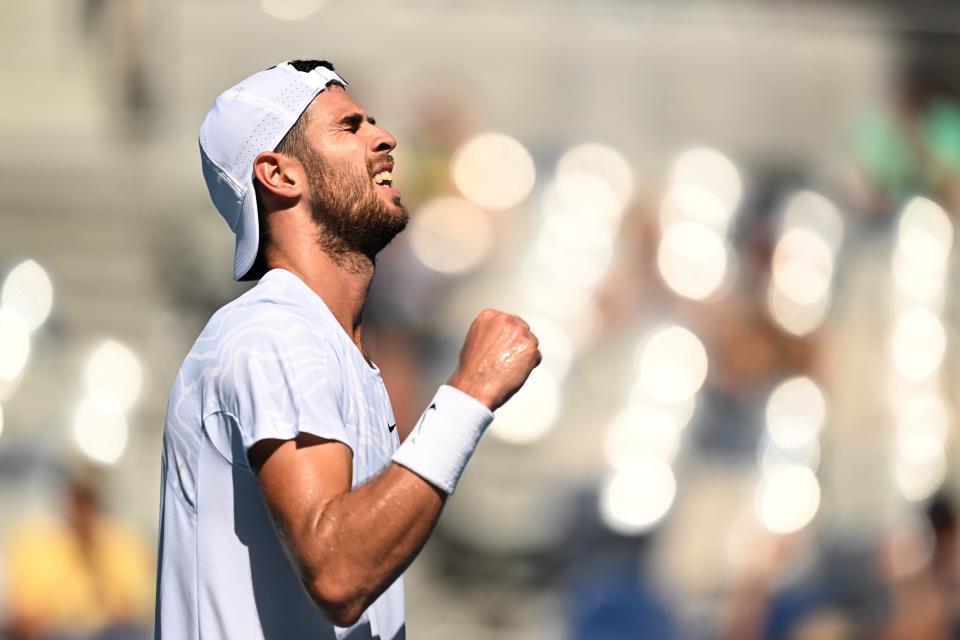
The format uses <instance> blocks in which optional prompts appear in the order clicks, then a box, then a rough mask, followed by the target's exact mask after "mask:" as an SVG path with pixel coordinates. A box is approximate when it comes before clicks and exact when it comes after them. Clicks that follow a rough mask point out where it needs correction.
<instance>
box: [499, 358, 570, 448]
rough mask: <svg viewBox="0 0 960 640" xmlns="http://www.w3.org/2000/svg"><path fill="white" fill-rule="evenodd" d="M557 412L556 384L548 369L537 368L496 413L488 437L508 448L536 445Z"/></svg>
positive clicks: (558, 386)
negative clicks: (521, 388)
mask: <svg viewBox="0 0 960 640" xmlns="http://www.w3.org/2000/svg"><path fill="white" fill-rule="evenodd" d="M559 409H560V383H559V382H558V380H557V378H556V376H555V375H554V374H553V372H552V371H551V370H550V369H545V368H543V367H537V368H536V369H534V370H533V372H532V373H531V374H530V377H529V378H527V381H526V383H524V385H523V393H518V394H516V395H515V396H513V397H512V398H511V399H510V400H509V401H508V402H507V403H506V404H505V405H503V406H502V407H500V408H499V409H497V411H496V418H495V419H494V421H493V424H491V425H490V433H492V434H493V435H495V436H496V437H497V438H499V439H500V440H503V441H504V442H508V443H510V444H516V445H524V444H530V443H533V442H536V441H537V440H539V439H540V438H542V437H543V436H544V435H546V434H547V432H549V431H550V428H551V427H552V426H553V425H554V422H555V421H556V418H557V412H558V411H559Z"/></svg>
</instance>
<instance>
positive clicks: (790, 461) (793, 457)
mask: <svg viewBox="0 0 960 640" xmlns="http://www.w3.org/2000/svg"><path fill="white" fill-rule="evenodd" d="M758 454H759V455H758V457H759V462H760V469H761V471H763V473H765V474H770V473H773V472H775V471H777V470H779V469H782V468H784V467H790V466H798V465H799V466H804V467H807V468H808V469H810V470H811V471H816V470H817V467H818V466H819V465H820V442H819V441H818V440H817V439H816V438H813V439H810V440H807V441H805V442H803V443H800V444H797V445H791V446H790V447H782V446H780V445H779V444H777V443H776V442H774V441H773V439H772V438H770V436H769V435H768V434H764V436H763V437H762V438H761V439H760V445H759V447H758Z"/></svg>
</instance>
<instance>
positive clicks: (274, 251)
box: [156, 60, 540, 640]
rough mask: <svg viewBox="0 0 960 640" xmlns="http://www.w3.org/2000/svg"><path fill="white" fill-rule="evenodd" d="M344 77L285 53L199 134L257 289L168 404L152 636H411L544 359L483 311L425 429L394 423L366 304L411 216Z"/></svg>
mask: <svg viewBox="0 0 960 640" xmlns="http://www.w3.org/2000/svg"><path fill="white" fill-rule="evenodd" d="M346 84H347V83H346V82H345V81H344V80H343V79H342V78H341V77H340V76H339V75H338V74H337V73H336V71H334V68H333V66H332V65H330V64H329V63H327V62H323V61H299V60H298V61H291V62H283V63H281V64H278V65H276V66H274V67H271V68H270V69H267V70H265V71H261V72H259V73H256V74H254V75H252V76H250V77H249V78H247V79H246V80H243V81H242V82H240V83H239V84H237V85H236V86H234V87H232V88H230V89H228V90H227V91H225V92H224V93H223V94H221V95H220V96H219V97H218V98H217V99H216V102H215V104H214V106H213V108H212V109H211V110H210V112H209V113H208V114H207V116H206V119H205V120H204V122H203V124H202V126H201V128H200V156H201V160H202V166H203V175H204V178H205V180H206V183H207V187H208V188H209V191H210V196H211V198H212V199H213V203H214V205H215V206H216V208H217V209H218V210H219V212H220V214H221V215H222V216H223V217H224V219H225V220H226V221H227V224H228V225H229V226H230V229H231V230H232V231H233V232H234V234H236V254H235V257H234V276H235V278H236V279H238V280H253V279H256V280H258V282H257V284H256V286H254V287H253V288H252V289H250V290H249V291H248V292H247V293H245V294H243V295H242V296H240V297H239V298H237V299H236V300H234V301H233V302H230V303H229V304H227V305H226V306H224V307H223V308H222V309H220V310H219V311H217V312H216V313H215V314H214V315H213V317H212V318H211V319H210V321H209V323H208V324H207V326H206V328H205V329H204V330H203V332H202V333H201V335H200V337H199V338H198V339H197V341H196V343H195V344H194V345H193V347H192V349H191V350H190V353H189V354H188V355H187V357H186V360H185V361H184V363H183V365H182V367H181V369H180V371H179V373H178V375H177V379H176V382H175V384H174V388H173V391H172V393H171V396H170V404H169V406H168V410H167V420H166V428H165V431H164V439H163V462H162V488H161V500H160V512H161V515H160V543H159V568H158V578H157V619H156V637H157V638H163V639H166V640H189V639H199V638H203V640H216V639H229V640H243V639H248V638H250V639H257V640H260V639H264V640H278V639H284V640H291V639H292V640H296V639H300V638H304V639H306V638H310V639H313V640H321V639H328V638H349V639H350V640H360V639H363V638H370V639H373V638H377V639H380V640H395V639H398V638H404V637H405V625H404V605H403V579H402V577H401V576H402V574H403V571H404V569H406V567H407V565H409V564H410V562H411V561H412V560H413V558H414V557H415V556H416V555H417V553H418V552H419V550H420V549H421V548H422V547H423V544H424V543H425V542H426V539H427V537H428V536H429V534H430V531H431V530H432V528H433V526H434V524H435V523H436V521H437V518H438V516H439V514H440V510H441V508H442V507H443V504H444V501H445V500H446V499H447V497H448V496H449V495H450V494H452V493H453V491H454V489H455V487H456V486H457V480H458V479H459V477H460V474H461V472H462V471H463V468H464V466H465V465H466V463H467V461H468V460H469V458H470V455H471V454H472V452H473V450H474V447H475V446H476V444H477V442H478V440H479V439H480V436H481V435H482V434H483V432H484V430H485V429H486V427H487V426H488V425H489V424H490V422H491V420H492V419H493V413H492V412H493V410H495V409H496V408H497V407H499V406H500V405H502V404H503V403H504V402H506V401H507V399H509V398H510V396H511V395H513V394H514V393H515V392H516V391H517V390H518V389H519V388H520V386H521V385H522V384H523V383H524V381H525V380H526V379H527V376H528V375H529V374H530V371H531V370H532V369H533V368H534V367H535V366H537V364H538V363H539V362H540V353H539V351H538V345H537V340H536V338H535V337H534V336H533V334H531V332H530V328H529V327H528V326H527V324H526V323H525V322H523V320H521V319H519V318H517V317H515V316H511V315H508V314H505V313H500V312H497V311H491V310H485V311H483V312H481V313H480V314H479V315H478V316H477V318H476V319H475V320H474V321H473V323H472V325H471V326H470V328H469V330H468V332H467V336H466V338H465V340H464V344H463V348H462V351H461V353H460V362H459V366H458V367H457V369H456V370H455V371H454V373H453V375H452V376H451V377H450V379H449V380H448V381H447V383H446V384H444V385H442V386H441V387H440V388H439V390H438V391H437V393H436V395H435V396H434V398H433V399H432V400H431V401H430V403H429V405H428V407H427V409H426V411H425V412H424V413H423V415H422V416H421V417H420V419H419V421H418V422H417V424H416V425H407V426H406V428H404V426H399V427H398V426H397V425H396V422H395V420H394V417H393V412H392V410H391V407H390V401H389V399H388V397H387V392H386V389H385V388H384V385H383V380H382V379H381V377H380V371H379V370H378V369H377V367H376V365H375V364H374V363H373V361H372V360H371V359H370V357H369V356H368V355H367V353H366V352H365V351H364V349H363V344H362V342H361V326H362V322H361V320H362V318H361V313H362V310H363V305H364V300H365V298H366V295H367V290H368V288H369V286H370V281H371V279H372V278H373V274H374V266H375V258H376V255H377V253H378V252H379V251H380V250H381V249H383V248H384V247H385V246H386V245H387V243H389V242H390V240H391V239H392V238H393V237H394V236H395V235H396V234H397V233H399V232H400V231H401V230H402V229H403V228H404V226H405V225H406V223H407V212H406V210H405V209H404V207H403V205H402V204H401V201H400V193H399V192H398V191H397V190H396V189H395V188H394V186H393V175H392V171H393V159H392V158H391V156H390V152H391V151H392V150H393V148H394V147H395V146H396V140H394V138H393V136H391V135H390V133H388V132H387V131H386V130H384V129H383V128H381V127H380V126H378V125H377V123H376V121H375V120H374V119H373V118H372V117H370V116H369V115H368V114H367V113H365V112H364V110H363V109H362V108H361V107H360V106H359V105H357V104H356V103H355V102H354V101H353V100H352V99H351V98H350V96H349V94H348V93H347V92H346V91H345V87H346ZM411 427H412V429H411ZM404 436H405V437H404Z"/></svg>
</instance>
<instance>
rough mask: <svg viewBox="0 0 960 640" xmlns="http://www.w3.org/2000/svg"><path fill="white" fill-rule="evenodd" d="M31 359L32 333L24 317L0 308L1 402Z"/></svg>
mask: <svg viewBox="0 0 960 640" xmlns="http://www.w3.org/2000/svg"><path fill="white" fill-rule="evenodd" d="M29 357H30V332H29V330H28V328H27V324H26V322H24V320H23V317H22V316H21V315H20V314H19V313H16V312H15V311H12V310H10V309H8V308H6V307H0V400H2V399H3V398H4V397H6V396H7V395H8V394H9V392H10V390H11V389H12V388H13V385H14V383H15V382H16V380H17V378H19V377H20V373H21V372H22V371H23V368H24V366H26V364H27V359H28V358H29Z"/></svg>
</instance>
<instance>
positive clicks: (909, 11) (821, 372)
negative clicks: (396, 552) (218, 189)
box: [0, 0, 960, 640]
mask: <svg viewBox="0 0 960 640" xmlns="http://www.w3.org/2000/svg"><path fill="white" fill-rule="evenodd" d="M958 45H960V9H958V8H957V7H956V5H955V4H954V3H950V2H947V1H946V0H938V1H919V0H915V1H913V2H893V1H890V2H879V1H877V2H855V1H852V0H851V1H840V0H835V1H833V2H826V1H823V2H788V1H779V2H777V1H772V0H771V1H765V2H764V1H760V0H754V1H750V0H742V1H729V2H720V1H713V2H695V1H685V2H664V1H647V2H627V1H626V0H593V1H591V2H588V1H586V0H582V1H577V0H555V1H554V2H546V1H545V0H540V1H533V0H515V1H513V2H504V1H496V0H474V1H473V2H466V1H458V2H451V1H447V2H442V1H439V0H409V1H407V2H404V3H388V2H384V1H383V0H369V1H367V2H347V1H346V0H326V1H324V0H243V1H240V2H237V1H227V0H190V1H188V0H166V1H164V2H160V1H158V0H72V1H68V0H31V1H30V2H4V3H2V5H0V80H2V86H3V90H2V99H0V220H2V224H0V283H2V289H0V637H5V638H10V639H14V638H16V639H18V640H19V639H52V638H56V639H77V640H79V639H90V638H113V639H122V638H146V637H149V636H150V634H151V632H152V621H153V618H152V615H153V613H152V612H153V590H154V575H155V554H156V527H157V518H158V497H159V481H160V480H159V460H160V445H161V433H162V429H163V423H164V414H165V408H166V401H167V397H168V393H169V391H170V386H171V384H172V382H173V379H174V376H175V373H176V370H177V368H178V367H179V364H180V362H181V360H182V358H183V357H184V356H185V355H186V353H187V351H188V350H189V348H190V345H191V343H192V341H193V340H194V338H195V337H196V336H197V334H198V333H199V331H200V329H201V328H202V327H203V325H204V324H205V322H206V320H207V319H208V318H209V316H210V314H211V313H212V312H213V311H214V310H216V309H217V308H218V307H219V306H221V305H222V304H224V303H225V302H227V301H228V300H230V299H232V298H234V297H236V296H237V295H239V294H240V293H242V291H243V290H244V286H242V285H238V284H237V283H235V282H233V280H232V279H231V269H232V252H233V236H232V234H230V232H229V230H228V229H227V227H226V226H225V225H224V223H223V222H222V220H221V219H220V217H219V216H218V215H217V213H216V212H215V210H214V208H213V206H212V205H211V203H210V201H209V198H208V196H207V193H206V189H205V186H204V183H203V180H202V177H201V173H200V163H199V158H198V149H197V141H196V138H197V132H198V128H199V124H200V121H201V120H202V118H203V116H204V114H205V113H206V111H207V109H208V108H209V107H210V106H211V104H212V102H213V100H214V98H215V97H216V95H217V94H218V93H219V92H220V91H222V90H223V89H225V88H227V87H228V86H230V85H232V84H234V83H235V82H237V81H238V80H240V79H241V78H243V77H245V76H247V75H249V74H251V73H252V72H254V71H256V70H259V69H262V68H265V67H267V66H270V65H272V64H274V63H275V62H277V61H280V60H284V59H292V58H328V59H330V60H332V61H333V62H334V63H335V65H336V66H337V69H338V71H339V72H341V73H342V74H343V76H344V77H345V78H346V79H347V80H348V81H350V83H351V84H350V88H349V89H350V92H351V93H352V95H353V96H354V97H355V98H356V99H357V100H358V101H359V102H360V103H361V104H363V105H364V106H365V107H366V108H367V109H368V111H370V112H371V113H372V114H374V115H376V117H377V118H378V120H379V121H380V122H381V123H382V124H384V125H385V126H386V127H387V128H388V129H390V130H391V131H392V132H393V133H394V134H395V135H396V136H397V138H398V139H399V147H398V149H397V151H396V154H395V155H396V157H397V166H396V170H395V172H394V175H395V176H396V183H395V184H396V185H397V186H398V187H399V189H400V190H401V192H402V193H403V198H404V201H405V202H406V204H407V206H408V208H409V209H410V210H411V213H412V220H411V224H410V226H409V228H408V230H407V231H406V232H405V233H404V234H403V235H401V236H400V237H399V238H398V239H397V240H396V241H395V242H394V243H393V244H392V245H391V246H390V247H388V248H387V250H386V251H384V253H383V254H382V257H381V260H380V262H379V270H378V273H377V277H376V280H375V282H374V287H373V290H372V291H371V297H370V301H369V304H368V308H367V311H366V313H365V327H366V328H365V331H364V335H365V337H366V338H367V342H368V348H369V351H370V352H371V353H372V355H373V357H374V359H376V360H377V362H378V364H379V365H380V367H381V369H382V370H383V372H384V378H385V380H386V382H387V386H388V389H389V391H390V395H391V399H392V401H393V404H394V407H395V412H396V415H397V418H398V420H401V421H405V422H407V423H409V422H412V421H414V420H416V418H417V416H418V415H419V413H420V411H421V409H422V407H423V406H424V404H425V403H426V401H427V400H428V399H429V398H430V397H431V395H432V394H433V392H434V390H435V389H436V387H437V385H438V384H440V383H442V382H443V381H444V380H446V378H447V376H448V375H449V374H450V372H451V371H452V369H453V367H454V365H455V362H456V360H455V359H456V355H457V352H458V350H459V346H460V343H461V340H462V337H463V335H464V333H465V331H466V328H467V326H468V324H469V322H470V320H471V319H472V318H473V317H474V315H475V314H476V313H477V312H478V311H479V310H480V309H481V308H483V307H488V306H490V307H496V308H501V309H504V310H508V311H511V312H514V313H518V314H521V315H522V316H523V317H524V318H526V319H527V320H528V321H529V322H530V324H531V325H532V326H533V328H534V331H535V332H536V333H537V335H538V336H539V338H540V340H541V349H542V351H543V354H544V361H543V365H542V366H541V367H540V368H539V369H537V370H536V371H535V372H534V374H533V375H532V376H531V378H530V380H529V382H528V384H527V385H526V387H525V388H524V390H523V391H522V392H521V393H520V394H518V395H517V396H516V397H515V398H514V399H513V400H512V401H511V402H510V403H509V404H508V405H507V406H506V407H504V408H503V409H502V410H500V411H499V412H498V416H497V419H496V421H495V422H494V424H493V426H492V427H491V429H490V431H489V433H488V434H487V435H486V436H485V438H484V440H483V442H482V443H481V446H480V450H479V451H478V452H477V454H476V455H475V456H474V458H473V460H472V462H471V464H470V466H469V467H468V470H467V473H466V475H465V476H464V479H463V481H462V483H461V485H460V488H459V489H458V492H457V494H456V495H455V496H454V498H453V499H452V500H450V502H449V503H448V505H447V508H446V510H445V512H444V514H443V516H442V518H441V521H440V525H439V527H438V529H437V531H436V532H435V535H434V536H433V538H432V539H431V541H430V542H429V544H428V545H427V547H426V549H425V551H424V553H423V554H422V555H421V557H420V558H419V559H418V560H417V561H416V563H415V564H414V565H413V567H411V569H410V570H409V571H408V573H407V629H408V632H409V636H410V637H411V638H427V639H440V638H460V639H467V640H471V639H480V638H508V639H514V638H516V639H521V638H522V639H528V638H529V639H541V638H544V639H545V638H570V639H575V640H579V639H585V638H590V639H602V640H606V639H620V638H666V639H669V638H730V639H734V638H736V639H750V638H785V639H786V638H824V639H832V638H838V639H839V638H884V639H887V638H889V639H900V638H903V639H913V638H918V639H924V638H954V637H960V567H958V564H957V563H958V559H957V553H958V552H957V535H958V532H957V506H958V505H957V502H956V500H957V497H958V496H960V469H958V464H957V463H958V462H960V458H958V453H960V452H958V448H957V440H956V438H955V437H954V435H953V434H954V432H955V430H956V427H955V423H956V417H957V415H958V406H957V404H958V400H960V386H958V385H960V351H958V346H960V342H958V340H957V338H958V329H960V304H958V296H956V295H955V294H954V291H956V289H957V281H958V278H960V273H958V267H960V263H958V260H957V258H956V253H957V252H955V251H953V244H954V233H955V232H954V227H955V221H956V219H957V217H956V215H955V214H956V213H958V212H960V102H958V98H960V74H958V71H960V46H958Z"/></svg>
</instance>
